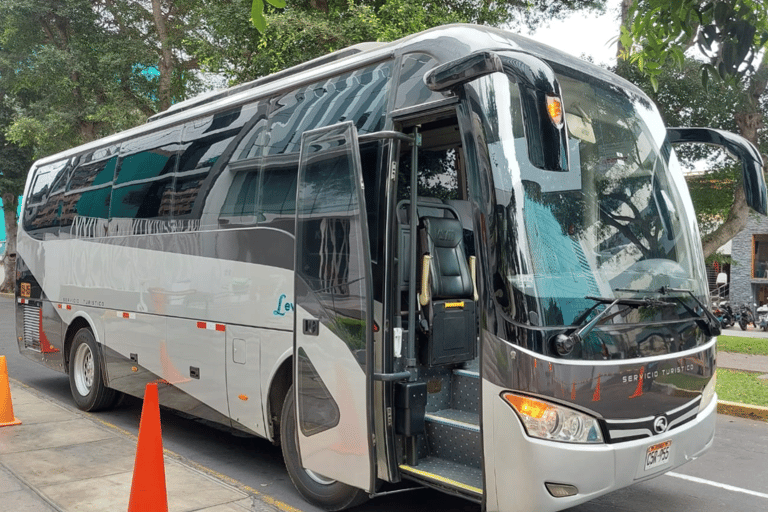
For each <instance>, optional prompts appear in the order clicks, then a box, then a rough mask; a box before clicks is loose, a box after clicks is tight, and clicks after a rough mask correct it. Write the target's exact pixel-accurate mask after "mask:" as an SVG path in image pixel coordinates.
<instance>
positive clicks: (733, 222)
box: [701, 179, 750, 258]
mask: <svg viewBox="0 0 768 512" xmlns="http://www.w3.org/2000/svg"><path fill="white" fill-rule="evenodd" d="M749 212H750V209H749V206H747V200H746V196H745V195H744V180H743V179H739V180H738V182H737V183H736V186H735V188H734V191H733V205H732V206H731V209H730V210H729V211H728V217H727V218H726V219H725V222H723V223H722V224H721V225H720V226H719V227H718V228H717V229H716V230H715V231H713V232H712V233H710V234H709V235H707V236H705V237H704V239H703V240H702V241H701V246H702V248H703V249H704V257H705V258H708V257H709V256H711V255H713V254H714V253H715V251H717V250H718V249H719V248H720V247H722V246H723V245H725V244H726V243H727V242H728V241H729V240H731V239H733V237H735V236H736V235H738V234H739V232H740V231H741V230H742V229H744V228H745V227H746V226H747V220H748V219H749Z"/></svg>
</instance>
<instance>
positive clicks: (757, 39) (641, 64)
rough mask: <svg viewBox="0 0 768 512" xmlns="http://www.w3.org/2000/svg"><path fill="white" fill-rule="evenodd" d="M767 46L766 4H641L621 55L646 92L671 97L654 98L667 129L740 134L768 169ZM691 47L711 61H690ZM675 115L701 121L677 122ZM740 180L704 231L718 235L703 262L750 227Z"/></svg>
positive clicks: (721, 0)
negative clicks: (695, 127)
mask: <svg viewBox="0 0 768 512" xmlns="http://www.w3.org/2000/svg"><path fill="white" fill-rule="evenodd" d="M767 43H768V5H767V4H766V3H765V2H763V1H761V0H673V1H672V2H669V1H666V0H665V1H662V0H638V1H637V2H636V3H635V4H634V6H633V7H632V8H631V9H628V10H627V11H626V17H625V18H624V19H623V20H622V34H621V44H622V46H623V47H624V48H625V51H624V53H623V55H622V56H623V57H625V58H626V59H627V61H628V62H629V63H630V64H632V65H635V66H636V67H637V71H638V73H635V76H634V78H632V79H633V80H634V81H636V82H639V83H642V82H643V81H645V83H646V85H647V87H646V90H650V89H653V90H654V91H656V92H657V93H658V92H662V91H663V90H665V89H668V90H670V93H668V94H661V95H658V96H657V97H656V98H655V99H656V101H657V103H658V104H659V105H660V106H662V110H663V111H665V112H666V115H667V116H668V117H669V118H668V119H667V123H668V124H683V125H698V126H712V127H715V128H722V129H726V130H729V131H736V132H738V133H739V134H740V135H742V136H743V137H744V138H746V139H747V140H749V141H750V142H751V143H752V144H754V145H755V146H757V147H758V148H759V149H760V150H761V152H762V153H763V155H764V156H763V160H764V162H766V163H768V158H766V156H765V155H766V153H767V152H768V148H767V147H766V144H767V142H766V129H765V112H766V107H767V106H768V104H767V103H768V97H767V96H768V51H766V44H767ZM692 47H696V48H697V49H698V51H699V53H700V54H701V55H703V56H704V58H705V59H706V60H704V61H695V62H691V61H689V60H688V59H687V58H686V52H687V50H688V49H689V48H692ZM626 69H627V68H625V70H626ZM625 72H626V71H625ZM630 74H631V73H630ZM712 78H714V79H715V80H712ZM694 94H695V95H694ZM676 98H677V99H676ZM705 106H709V107H714V108H703V107H705ZM676 112H677V113H680V114H681V115H684V114H686V113H688V112H699V114H700V115H699V116H698V117H694V116H690V118H689V119H685V118H682V119H680V122H679V123H678V122H671V119H672V118H673V117H674V113H676ZM697 151H700V150H697ZM764 170H765V169H764ZM734 179H735V180H737V181H736V182H735V183H734V186H733V189H732V191H733V193H732V195H730V196H729V197H728V198H729V200H730V207H729V208H728V209H727V212H725V213H724V214H722V215H717V216H715V217H710V219H712V218H714V219H716V220H717V221H718V222H716V223H714V224H712V223H710V224H708V225H707V224H702V226H705V225H706V226H708V227H709V228H712V229H713V230H712V231H711V232H709V233H707V234H706V235H705V236H704V237H703V245H704V254H705V256H710V255H711V254H713V253H714V252H715V251H716V250H717V249H718V248H719V247H720V246H722V245H723V244H725V243H726V242H728V241H729V240H730V239H731V238H733V237H734V236H735V235H736V234H737V233H738V232H739V231H741V229H743V228H744V226H746V223H747V217H748V214H749V208H748V206H747V205H746V199H745V195H744V191H743V187H742V184H741V176H740V173H736V174H735V175H734ZM699 181H700V182H702V183H704V182H706V183H710V184H712V183H717V182H718V181H717V180H716V181H712V180H709V179H706V178H701V179H700V180H699ZM723 190H724V189H722V188H721V189H712V190H711V191H710V193H712V194H718V193H720V194H722V193H723ZM700 193H701V194H704V192H703V191H702V192H700ZM718 204H721V203H718ZM721 206H722V205H721ZM699 207H701V206H699Z"/></svg>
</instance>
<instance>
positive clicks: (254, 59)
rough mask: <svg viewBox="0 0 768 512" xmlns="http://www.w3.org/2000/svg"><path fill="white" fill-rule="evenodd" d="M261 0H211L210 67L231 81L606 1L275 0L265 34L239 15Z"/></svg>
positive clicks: (522, 22)
mask: <svg viewBox="0 0 768 512" xmlns="http://www.w3.org/2000/svg"><path fill="white" fill-rule="evenodd" d="M256 1H258V0H256ZM255 3H256V2H254V0H227V1H215V2H210V3H209V4H208V8H209V11H208V17H209V20H210V21H211V26H212V27H215V30H213V34H214V37H213V39H212V44H211V46H210V47H209V48H208V51H207V52H206V56H205V58H204V61H205V68H206V69H208V70H211V71H215V72H224V73H225V74H226V75H227V77H228V79H229V80H230V82H232V83H237V82H242V81H244V80H252V79H254V78H257V77H259V76H263V75H265V74H268V73H271V72H274V71H277V70H279V69H284V68H285V67H289V66H292V65H295V64H299V63H301V62H304V61H306V60H310V59H312V58H315V57H319V56H321V55H325V54H327V53H329V52H331V51H335V50H339V49H341V48H345V47H347V46H350V45H353V44H357V43H361V42H367V41H393V40H395V39H398V38H401V37H404V36H407V35H410V34H413V33H416V32H420V31H422V30H426V29H429V28H432V27H436V26H440V25H445V24H448V23H474V24H480V25H491V26H502V25H507V26H513V27H515V26H516V27H520V26H529V27H533V26H537V25H539V24H541V23H544V22H547V21H549V20H551V19H553V18H561V17H563V16H565V15H567V14H568V13H570V12H573V11H574V10H602V9H603V8H604V5H605V0H509V1H506V2H477V1H474V0H446V1H443V2H433V1H421V2H419V1H416V2H414V1H412V0H293V1H289V2H287V6H286V7H285V9H276V8H274V7H272V6H271V5H268V6H267V7H266V11H265V14H264V18H265V21H266V24H265V26H264V28H263V29H262V28H260V29H259V30H260V33H258V32H257V31H256V30H255V29H254V28H253V25H252V24H251V22H250V21H249V20H248V19H246V17H244V16H242V15H240V16H239V18H237V14H236V13H238V12H239V13H242V12H244V9H245V8H246V7H248V8H251V7H252V6H253V5H254V4H255ZM238 19H239V20H241V21H238Z"/></svg>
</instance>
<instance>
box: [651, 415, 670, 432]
mask: <svg viewBox="0 0 768 512" xmlns="http://www.w3.org/2000/svg"><path fill="white" fill-rule="evenodd" d="M668 427H669V423H668V422H667V417H666V416H659V417H658V418H656V419H655V420H654V421H653V430H654V431H656V433H657V434H663V433H664V432H666V431H667V428H668Z"/></svg>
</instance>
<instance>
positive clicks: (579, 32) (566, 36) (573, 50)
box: [523, 0, 621, 65]
mask: <svg viewBox="0 0 768 512" xmlns="http://www.w3.org/2000/svg"><path fill="white" fill-rule="evenodd" d="M620 5H621V2H620V1H619V0H608V1H607V2H606V9H605V14H603V15H601V16H596V15H594V14H588V13H587V14H584V13H579V14H576V15H573V16H570V17H568V18H566V19H564V20H554V21H552V22H551V23H550V24H549V26H546V27H541V28H539V29H538V30H536V31H535V32H533V33H532V34H523V35H527V36H528V37H531V38H534V39H537V40H538V41H540V42H542V43H544V44H548V45H549V46H553V47H555V48H557V49H559V50H562V51H564V52H567V53H570V54H571V55H573V56H575V57H582V55H589V56H591V57H592V58H593V59H594V62H595V64H601V65H606V64H607V65H613V64H615V63H616V40H617V38H618V36H619V7H620Z"/></svg>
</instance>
